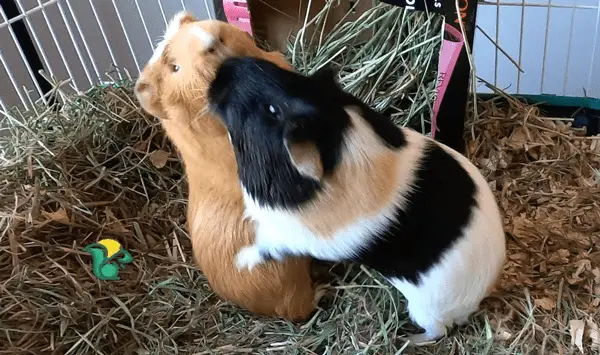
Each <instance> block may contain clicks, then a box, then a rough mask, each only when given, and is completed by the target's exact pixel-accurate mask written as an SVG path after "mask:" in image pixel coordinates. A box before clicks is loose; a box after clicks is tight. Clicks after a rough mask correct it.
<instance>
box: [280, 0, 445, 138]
mask: <svg viewBox="0 0 600 355" xmlns="http://www.w3.org/2000/svg"><path fill="white" fill-rule="evenodd" d="M360 1H361V0H358V1H356V2H355V6H358V5H359V2H360ZM363 1H366V0H363ZM334 3H335V2H334V1H329V2H327V3H326V5H325V7H324V8H323V10H322V11H320V12H319V13H318V14H317V15H316V16H315V17H314V18H312V19H310V20H308V21H306V22H305V23H304V26H303V28H302V29H301V30H300V31H299V32H298V34H297V35H296V36H294V37H291V38H290V41H289V42H290V43H289V46H288V53H289V54H288V57H289V59H290V61H291V63H292V65H293V66H294V67H295V68H296V69H297V70H298V71H299V72H301V73H304V74H312V73H314V72H315V71H316V70H318V69H320V68H322V67H324V66H326V65H330V66H332V67H333V68H335V69H336V70H338V71H339V78H338V79H339V82H340V84H341V85H342V87H343V88H344V89H345V90H346V91H348V92H349V93H351V94H353V95H356V96H357V97H359V98H361V99H362V100H364V101H365V102H366V103H367V104H369V105H370V106H371V107H373V108H374V109H375V110H377V111H380V112H384V113H385V114H386V115H388V116H389V117H391V118H392V119H393V120H394V121H395V122H396V123H397V124H398V125H401V126H407V125H417V127H420V129H422V130H423V133H425V132H426V129H428V128H427V125H426V124H429V123H430V117H431V113H432V106H433V102H434V101H435V97H436V89H435V87H436V80H437V67H438V58H439V52H440V49H441V43H442V37H443V31H442V23H443V17H442V16H440V15H436V14H430V13H425V12H421V11H407V10H405V9H403V8H400V7H398V6H392V5H388V4H385V3H380V2H377V4H376V5H375V6H373V7H372V8H370V9H369V10H367V11H365V12H364V13H363V14H362V15H361V16H360V17H359V18H358V19H356V20H355V21H348V22H339V23H337V24H336V25H335V26H334V27H333V29H332V30H331V32H330V33H329V34H328V35H326V36H323V35H321V31H313V33H314V35H312V36H309V35H308V34H307V33H309V32H308V31H309V29H315V28H316V29H321V28H323V26H324V24H325V20H326V18H327V14H328V13H329V11H330V8H331V7H332V6H334ZM365 36H366V38H367V39H366V40H364V38H365Z"/></svg>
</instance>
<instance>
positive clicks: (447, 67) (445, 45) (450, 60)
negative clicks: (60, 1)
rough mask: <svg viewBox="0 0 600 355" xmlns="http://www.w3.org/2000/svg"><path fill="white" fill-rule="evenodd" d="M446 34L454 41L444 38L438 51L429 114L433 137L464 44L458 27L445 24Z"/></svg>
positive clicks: (432, 136) (433, 136)
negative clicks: (430, 112)
mask: <svg viewBox="0 0 600 355" xmlns="http://www.w3.org/2000/svg"><path fill="white" fill-rule="evenodd" d="M444 30H445V32H446V34H448V35H450V36H451V37H453V38H454V41H450V40H446V39H444V40H443V41H442V49H441V51H440V60H439V63H438V80H437V85H436V94H437V95H436V98H435V102H434V103H433V112H432V115H431V138H435V132H436V131H437V114H438V111H439V109H440V105H441V104H442V100H443V99H444V94H446V89H447V88H448V82H449V81H450V78H451V77H452V72H453V71H454V67H455V66H456V61H457V60H458V57H459V55H460V51H461V50H462V47H463V45H464V44H465V40H464V37H463V35H462V32H460V31H459V30H458V29H456V28H454V27H452V26H451V25H449V24H446V27H445V29H444Z"/></svg>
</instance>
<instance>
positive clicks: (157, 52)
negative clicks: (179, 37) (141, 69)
mask: <svg viewBox="0 0 600 355" xmlns="http://www.w3.org/2000/svg"><path fill="white" fill-rule="evenodd" d="M187 14H188V13H187V12H186V11H180V12H178V13H177V14H175V16H173V18H171V20H170V21H169V23H168V24H167V28H166V29H165V34H164V35H163V37H162V39H161V41H160V42H158V44H157V45H156V48H155V49H154V53H152V57H150V60H149V61H148V63H149V64H152V63H156V62H157V61H158V60H159V59H160V57H161V56H162V55H163V52H164V51H165V47H166V46H167V43H169V41H171V39H172V38H173V36H175V35H176V34H177V32H178V31H179V28H180V27H181V21H182V20H183V18H184V17H185V16H186V15H187Z"/></svg>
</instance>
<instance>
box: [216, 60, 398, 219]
mask: <svg viewBox="0 0 600 355" xmlns="http://www.w3.org/2000/svg"><path fill="white" fill-rule="evenodd" d="M208 98H209V105H210V107H211V109H212V110H213V111H214V112H216V113H217V115H218V116H220V117H221V119H222V120H223V122H224V123H225V125H226V126H227V129H228V131H229V133H230V135H231V141H232V144H233V146H234V150H235V153H236V157H237V160H238V172H239V176H240V180H241V181H242V185H243V186H244V187H245V188H246V191H247V193H248V194H249V195H250V196H251V197H252V198H253V199H254V200H255V201H256V202H258V203H259V204H260V205H269V206H272V207H283V208H294V207H298V206H300V205H301V204H303V203H304V202H306V201H309V200H310V199H311V198H312V197H314V195H315V194H316V193H317V192H318V191H319V190H320V188H321V184H320V182H319V181H316V180H315V179H312V178H310V177H307V176H304V175H301V174H300V173H299V172H298V171H297V169H296V168H295V167H294V165H293V163H292V162H291V160H290V157H289V154H288V152H287V150H286V147H285V144H286V143H285V142H286V141H287V142H288V143H289V144H293V143H304V142H310V143H312V144H314V145H315V146H316V147H317V149H318V151H319V155H320V159H321V163H322V166H323V173H324V175H325V176H327V175H329V174H331V173H332V172H333V170H334V169H335V167H336V165H337V164H338V163H339V161H340V156H341V151H342V147H343V136H344V133H345V131H346V130H347V129H348V127H349V126H350V125H351V121H350V117H349V116H348V114H347V113H346V111H345V110H344V108H345V107H348V106H355V107H358V108H359V109H360V110H361V111H363V112H362V113H363V114H364V115H365V119H366V120H367V121H368V122H369V124H370V125H371V126H372V127H373V129H374V131H375V132H376V134H377V135H378V136H379V137H380V138H381V139H382V141H383V142H384V143H385V144H388V145H389V146H391V147H395V148H398V147H401V146H403V145H404V144H405V139H404V135H403V134H402V132H401V131H400V130H399V129H398V128H397V127H396V126H395V125H394V124H393V123H392V122H391V120H389V119H387V118H385V117H384V116H382V115H379V114H378V113H376V112H374V111H371V110H370V109H368V107H366V106H365V105H364V104H363V103H362V102H361V101H360V100H358V99H356V98H354V97H353V96H351V95H349V94H347V93H345V92H344V91H343V90H342V89H341V88H340V87H339V85H338V84H337V82H336V81H335V72H334V71H333V70H331V69H329V68H325V69H321V70H320V71H318V72H317V73H316V74H314V75H312V76H303V75H300V74H297V73H294V72H291V71H288V70H285V69H282V68H280V67H278V66H277V65H275V64H273V63H271V62H268V61H265V60H261V59H257V58H251V57H233V58H229V59H227V60H225V61H224V62H223V64H222V65H221V67H220V68H219V69H218V71H217V75H216V77H215V79H214V81H213V82H212V83H211V85H210V88H209V91H208Z"/></svg>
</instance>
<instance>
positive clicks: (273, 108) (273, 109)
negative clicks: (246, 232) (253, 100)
mask: <svg viewBox="0 0 600 355" xmlns="http://www.w3.org/2000/svg"><path fill="white" fill-rule="evenodd" d="M267 111H269V113H270V114H271V115H272V116H273V117H278V116H279V113H280V111H279V108H278V107H277V106H275V105H269V106H267Z"/></svg>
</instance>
